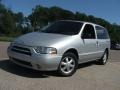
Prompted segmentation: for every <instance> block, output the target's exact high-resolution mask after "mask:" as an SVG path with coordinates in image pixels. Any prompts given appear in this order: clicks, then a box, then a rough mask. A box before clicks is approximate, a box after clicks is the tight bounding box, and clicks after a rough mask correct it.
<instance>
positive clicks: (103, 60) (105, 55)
mask: <svg viewBox="0 0 120 90" xmlns="http://www.w3.org/2000/svg"><path fill="white" fill-rule="evenodd" d="M107 61H108V52H107V50H105V52H104V54H103V56H102V58H101V59H99V60H98V62H99V64H100V65H105V64H106V63H107Z"/></svg>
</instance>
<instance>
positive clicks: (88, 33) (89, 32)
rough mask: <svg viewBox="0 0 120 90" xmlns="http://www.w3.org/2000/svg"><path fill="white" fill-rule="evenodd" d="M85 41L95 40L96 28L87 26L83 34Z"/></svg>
mask: <svg viewBox="0 0 120 90" xmlns="http://www.w3.org/2000/svg"><path fill="white" fill-rule="evenodd" d="M82 38H83V39H95V30H94V27H93V26H92V25H90V24H86V25H85V27H84V30H83V33H82Z"/></svg>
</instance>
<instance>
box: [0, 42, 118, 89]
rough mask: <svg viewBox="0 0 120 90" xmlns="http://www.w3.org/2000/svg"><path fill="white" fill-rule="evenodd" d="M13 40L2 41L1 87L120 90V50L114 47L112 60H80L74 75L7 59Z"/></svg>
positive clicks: (0, 48) (0, 53) (0, 51)
mask: <svg viewBox="0 0 120 90" xmlns="http://www.w3.org/2000/svg"><path fill="white" fill-rule="evenodd" d="M8 45H9V43H3V42H0V90H120V51H118V50H117V51H114V50H112V51H111V53H110V59H109V62H108V63H107V64H106V65H105V66H102V65H97V64H96V63H95V62H89V63H85V64H80V65H79V68H78V70H77V72H76V73H75V74H74V75H73V76H71V77H59V75H57V74H56V72H53V71H52V72H40V71H35V70H31V69H27V68H23V67H20V66H17V65H15V64H13V63H11V62H10V61H9V60H8V59H7V54H6V48H7V46H8Z"/></svg>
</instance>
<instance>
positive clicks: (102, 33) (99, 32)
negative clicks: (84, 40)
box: [95, 26, 109, 39]
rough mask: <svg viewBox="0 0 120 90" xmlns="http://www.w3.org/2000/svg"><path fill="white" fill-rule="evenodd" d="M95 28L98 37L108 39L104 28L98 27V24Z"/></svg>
mask: <svg viewBox="0 0 120 90" xmlns="http://www.w3.org/2000/svg"><path fill="white" fill-rule="evenodd" d="M95 28H96V32H97V38H98V39H108V38H109V35H108V32H107V30H106V29H105V28H103V27H100V26H96V27H95Z"/></svg>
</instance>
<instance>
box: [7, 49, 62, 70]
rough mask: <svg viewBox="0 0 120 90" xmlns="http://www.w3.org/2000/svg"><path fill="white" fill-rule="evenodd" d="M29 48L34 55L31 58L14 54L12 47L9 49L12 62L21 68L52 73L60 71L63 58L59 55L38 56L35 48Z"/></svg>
mask: <svg viewBox="0 0 120 90" xmlns="http://www.w3.org/2000/svg"><path fill="white" fill-rule="evenodd" d="M29 48H30V50H31V53H32V54H31V56H30V55H25V54H21V53H17V52H14V51H12V50H11V47H9V48H8V51H7V53H8V56H9V58H10V60H11V61H13V62H14V63H16V64H18V65H20V66H24V67H27V68H32V69H35V70H40V71H51V70H57V69H58V66H59V63H60V60H61V58H62V56H60V55H57V54H56V55H51V54H36V53H35V52H34V50H33V48H31V47H29Z"/></svg>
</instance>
